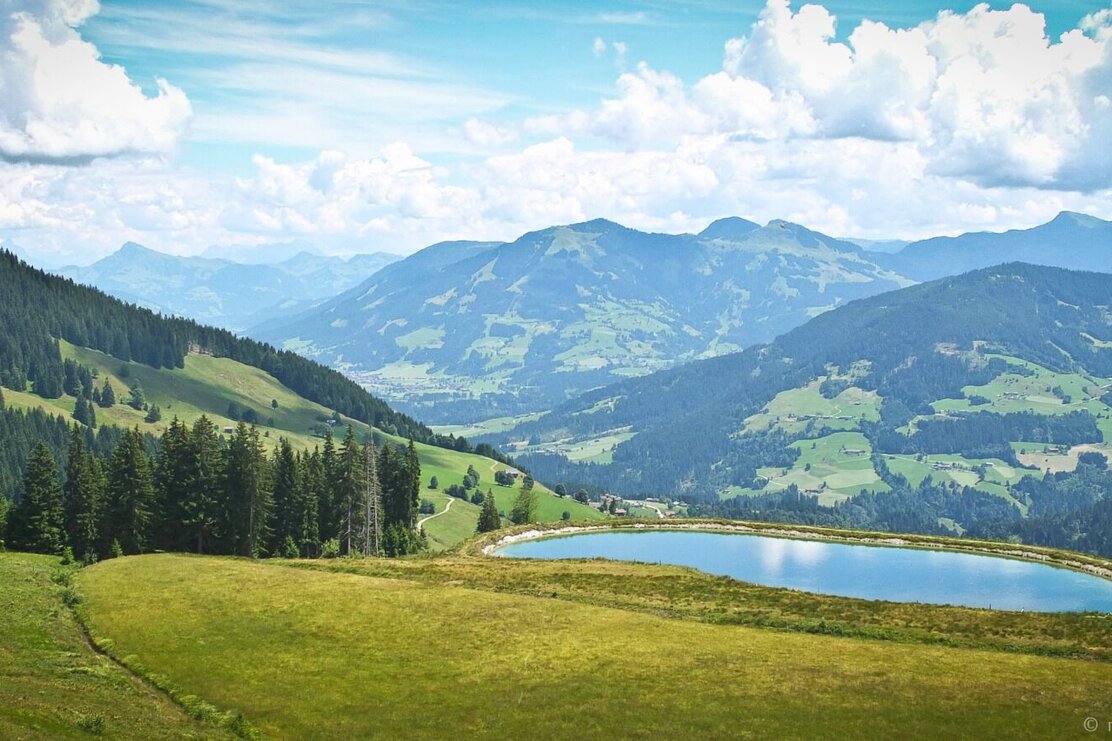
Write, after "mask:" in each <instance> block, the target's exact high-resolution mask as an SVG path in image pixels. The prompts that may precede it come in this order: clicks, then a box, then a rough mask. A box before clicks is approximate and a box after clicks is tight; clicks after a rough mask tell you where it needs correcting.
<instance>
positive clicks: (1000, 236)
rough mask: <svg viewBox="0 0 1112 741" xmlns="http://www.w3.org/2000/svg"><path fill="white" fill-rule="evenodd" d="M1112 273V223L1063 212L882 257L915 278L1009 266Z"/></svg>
mask: <svg viewBox="0 0 1112 741" xmlns="http://www.w3.org/2000/svg"><path fill="white" fill-rule="evenodd" d="M1012 261H1018V262H1026V263H1031V264H1033V265H1051V266H1055V267H1060V268H1071V269H1075V270H1093V271H1096V272H1100V273H1109V272H1112V222H1109V221H1104V220H1102V219H1098V218H1096V217H1095V216H1089V215H1087V214H1079V213H1073V212H1070V211H1063V212H1062V213H1060V214H1058V216H1057V217H1055V218H1054V219H1053V220H1052V221H1049V222H1047V223H1046V224H1042V225H1040V226H1036V227H1034V228H1032V229H1013V230H1011V231H1006V232H1000V233H997V232H971V233H969V234H962V235H960V236H957V237H935V238H933V239H925V240H922V241H919V242H912V243H911V244H909V245H907V246H906V247H904V248H903V249H902V250H900V251H899V252H897V253H895V254H893V255H891V256H886V257H884V258H883V259H882V262H883V264H885V265H887V266H888V267H889V268H891V269H892V270H895V271H897V272H899V273H900V274H902V275H906V276H908V277H910V278H914V279H915V280H932V279H934V278H941V277H943V276H946V275H957V274H958V273H965V272H968V271H970V270H977V269H978V268H985V267H988V266H990V265H999V264H1000V263H1004V262H1012Z"/></svg>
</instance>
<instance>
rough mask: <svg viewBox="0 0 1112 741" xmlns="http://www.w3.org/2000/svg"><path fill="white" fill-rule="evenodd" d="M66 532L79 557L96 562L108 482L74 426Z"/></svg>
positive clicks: (68, 469)
mask: <svg viewBox="0 0 1112 741" xmlns="http://www.w3.org/2000/svg"><path fill="white" fill-rule="evenodd" d="M62 493H63V498H64V500H65V506H64V508H65V515H66V533H67V535H68V539H69V545H70V547H71V548H72V549H73V552H74V553H75V554H77V556H78V557H79V558H82V559H84V560H86V561H89V560H92V558H93V557H94V556H96V555H97V549H98V547H99V544H100V537H99V536H100V521H101V518H102V509H103V505H104V480H103V474H102V472H101V470H100V463H99V461H97V459H96V458H95V457H93V456H92V455H90V454H89V453H88V452H87V451H86V449H85V433H84V432H83V431H82V430H81V429H80V428H79V427H78V426H77V425H74V426H73V429H72V430H71V431H70V443H69V448H68V451H67V453H66V483H65V486H64V487H63V490H62Z"/></svg>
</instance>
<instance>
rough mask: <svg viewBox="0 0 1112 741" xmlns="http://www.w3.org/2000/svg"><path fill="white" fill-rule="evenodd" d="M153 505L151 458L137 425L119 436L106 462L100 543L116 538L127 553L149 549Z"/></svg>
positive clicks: (114, 540)
mask: <svg viewBox="0 0 1112 741" xmlns="http://www.w3.org/2000/svg"><path fill="white" fill-rule="evenodd" d="M154 508H155V496H154V476H153V474H152V472H151V461H150V458H148V457H147V450H146V446H145V444H144V441H143V433H141V432H140V431H139V428H138V427H136V428H134V429H131V430H128V431H126V432H125V433H124V435H123V437H122V438H120V442H119V444H117V445H116V449H115V450H114V451H113V452H112V459H111V460H110V461H109V463H108V495H107V503H106V506H105V519H104V527H102V528H101V529H102V530H103V533H102V536H103V537H102V543H108V544H111V543H113V542H118V543H119V544H120V547H121V548H122V549H123V551H124V553H128V554H132V553H143V552H145V551H147V550H150V548H151V545H152V532H151V530H152V525H153V520H154V516H155V512H154ZM105 550H107V549H105Z"/></svg>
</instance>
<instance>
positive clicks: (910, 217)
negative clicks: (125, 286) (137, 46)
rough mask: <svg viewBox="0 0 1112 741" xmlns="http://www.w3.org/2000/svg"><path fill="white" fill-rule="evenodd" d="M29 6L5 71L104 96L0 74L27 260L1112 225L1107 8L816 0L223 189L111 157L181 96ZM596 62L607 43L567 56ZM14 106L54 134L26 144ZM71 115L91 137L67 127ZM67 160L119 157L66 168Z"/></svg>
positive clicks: (66, 15) (161, 126) (158, 127)
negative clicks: (255, 248) (857, 16)
mask: <svg viewBox="0 0 1112 741" xmlns="http://www.w3.org/2000/svg"><path fill="white" fill-rule="evenodd" d="M22 7H23V10H20V11H18V12H11V13H9V14H8V16H7V18H8V20H7V23H8V25H7V26H5V29H12V28H15V27H16V26H20V27H22V28H35V29H38V30H37V31H35V33H34V34H33V35H37V36H41V37H42V38H43V39H44V41H43V44H40V46H39V47H36V48H38V49H39V51H38V52H36V53H33V54H30V55H29V53H28V52H26V51H22V49H23V47H20V50H19V51H18V54H17V56H19V55H22V56H21V58H23V57H27V58H29V59H33V60H38V61H37V62H36V63H41V60H42V59H45V58H48V57H50V56H51V55H52V54H57V53H60V52H58V48H60V47H64V46H66V45H67V44H72V45H74V48H75V49H77V50H78V51H79V52H80V53H77V52H73V53H75V54H76V55H77V56H76V57H75V58H77V59H80V60H82V65H81V69H83V70H86V73H87V74H88V75H104V76H105V77H104V81H103V84H102V83H99V82H98V83H97V85H98V87H101V86H103V87H104V88H105V89H107V90H108V91H109V93H110V95H111V96H114V98H113V99H114V100H116V102H115V103H113V104H112V105H111V106H108V105H107V104H103V105H102V104H101V102H100V101H99V100H91V101H90V100H85V98H84V97H82V96H80V95H78V87H80V88H84V89H87V88H88V87H89V84H88V83H86V84H83V85H81V86H74V87H73V91H72V93H71V95H72V97H73V98H74V101H73V102H71V103H68V104H64V105H63V104H60V103H57V101H59V100H63V99H65V96H64V93H65V90H66V85H64V84H62V85H51V84H44V85H42V86H40V87H33V86H29V87H33V89H31V90H30V92H27V93H22V94H23V95H24V99H25V100H26V102H20V101H21V100H24V99H20V98H17V97H16V94H15V93H11V92H9V85H8V83H7V80H8V78H9V77H13V76H15V74H16V73H15V67H13V66H12V65H10V64H9V62H8V61H7V57H5V61H4V62H3V65H2V67H0V75H3V77H2V78H0V79H2V80H3V82H4V84H3V85H0V101H3V105H2V106H0V110H2V111H3V116H4V118H3V121H2V122H0V153H3V155H4V156H5V157H6V158H8V159H9V160H16V161H20V162H21V164H19V165H9V166H8V170H9V171H8V172H6V173H4V175H5V177H4V178H3V180H2V181H0V232H4V231H6V232H8V233H11V231H12V230H23V233H21V234H20V238H19V239H17V240H16V241H18V242H20V243H21V244H25V245H26V244H35V245H36V246H38V247H39V248H40V249H43V250H51V249H56V250H63V249H69V250H70V251H71V252H79V251H80V250H92V251H96V252H101V253H103V252H105V251H108V250H109V249H111V248H113V247H114V246H115V245H118V244H119V243H120V242H122V241H123V240H125V239H134V240H136V241H140V242H144V243H146V244H149V245H151V246H154V247H157V248H160V249H166V250H170V251H177V252H199V251H201V250H203V249H204V247H205V246H206V245H209V244H216V243H220V244H229V243H257V242H260V241H266V240H281V239H287V238H290V237H299V238H306V239H313V238H314V237H318V238H320V239H322V240H323V239H325V238H328V239H329V240H331V241H332V243H335V239H337V238H347V239H349V240H350V244H351V247H352V248H353V249H391V250H395V251H403V252H404V251H411V250H413V249H416V248H419V247H421V246H423V245H425V244H428V243H431V242H433V241H437V240H441V239H455V238H473V239H508V238H513V237H515V236H517V235H518V234H520V233H521V232H524V231H526V230H529V229H534V228H540V227H544V226H547V225H550V224H553V223H560V222H570V221H578V220H584V219H589V218H594V217H597V216H605V217H607V218H611V219H615V220H618V221H622V222H624V223H627V224H630V225H631V226H636V227H639V228H645V229H656V230H661V231H682V230H697V229H700V228H702V227H703V226H704V225H705V224H706V223H707V222H708V221H709V220H711V219H713V218H717V217H720V216H724V215H741V216H746V217H750V218H755V219H758V220H765V219H771V218H787V219H790V220H793V221H798V222H801V223H804V224H807V225H808V226H811V227H813V228H816V229H820V230H822V231H825V232H828V233H831V234H835V235H855V236H862V237H871V238H886V237H903V238H917V237H922V236H928V235H934V234H938V233H955V232H958V231H964V230H971V229H986V228H987V229H1006V228H1014V227H1024V226H1030V225H1033V224H1035V223H1038V222H1041V221H1045V220H1049V219H1050V218H1052V217H1053V216H1054V215H1055V214H1056V213H1057V212H1058V211H1060V210H1063V209H1071V210H1077V211H1087V212H1090V213H1094V214H1096V215H1098V216H1103V217H1104V218H1109V217H1112V190H1110V189H1112V147H1110V146H1108V142H1109V141H1112V8H1110V9H1107V10H1102V11H1099V12H1096V13H1093V14H1091V15H1089V16H1086V17H1085V18H1084V19H1082V20H1081V21H1080V23H1079V24H1078V27H1077V28H1076V29H1074V30H1072V31H1070V32H1069V33H1066V34H1064V35H1063V36H1062V37H1060V38H1058V39H1049V38H1048V37H1047V35H1046V31H1045V23H1044V20H1043V16H1041V15H1040V14H1039V13H1037V12H1034V11H1032V10H1031V9H1029V8H1028V7H1026V6H1024V5H1015V6H1013V7H1012V8H1010V9H1008V10H998V11H997V10H991V9H990V8H989V7H988V6H985V5H978V6H976V7H974V8H973V9H972V10H970V11H969V12H967V13H964V14H961V13H954V12H948V11H947V12H942V13H939V14H938V15H937V16H936V17H934V18H932V19H930V20H927V21H925V22H923V23H920V24H918V25H916V26H914V27H909V28H891V27H888V26H886V25H884V24H881V23H876V22H871V21H864V22H862V23H861V24H859V25H858V26H857V27H855V28H854V29H852V31H851V33H849V35H848V36H846V37H845V39H846V40H845V42H842V41H838V40H837V38H838V37H837V36H836V35H835V30H836V23H837V19H836V18H835V17H834V16H833V15H832V14H831V13H830V12H829V11H828V10H827V9H825V8H823V7H822V6H820V5H804V6H802V7H800V8H799V9H798V10H793V9H792V7H791V6H790V5H789V3H788V2H787V0H769V2H768V3H767V5H766V6H765V8H764V10H763V11H762V12H761V14H760V17H759V18H758V19H757V21H756V22H755V23H754V24H753V25H752V27H751V28H749V29H748V30H747V32H746V33H745V34H743V35H739V36H737V37H736V38H733V39H731V40H730V41H729V42H727V43H726V44H725V47H724V49H723V50H722V62H721V66H720V68H719V69H716V70H713V71H710V72H709V73H708V74H706V75H705V76H703V77H701V78H699V79H695V80H690V81H687V80H683V79H681V78H680V77H678V76H677V75H675V74H672V73H670V72H668V71H666V70H658V69H655V68H653V67H652V66H651V65H649V64H647V63H644V62H642V63H640V64H638V65H636V67H635V68H633V69H631V70H630V71H627V72H623V73H621V74H620V75H618V77H617V79H616V81H615V86H614V91H613V94H612V95H609V96H607V97H605V98H603V99H602V100H600V101H599V102H598V104H597V105H595V106H593V107H589V108H583V109H580V110H571V111H565V112H561V113H556V114H553V115H546V116H542V117H532V118H526V119H524V120H520V119H518V120H514V119H512V118H509V117H501V118H500V117H491V116H485V117H483V118H478V117H476V116H474V115H469V117H467V118H466V119H465V120H463V121H461V122H460V124H459V125H456V126H453V127H451V128H450V130H449V132H448V134H446V135H449V136H456V137H457V138H458V140H459V142H460V144H461V146H464V147H465V148H467V149H468V151H471V152H474V153H475V154H474V156H472V157H470V158H469V159H467V160H466V161H463V162H460V161H452V162H449V163H447V164H445V163H443V162H439V163H438V158H437V157H436V156H435V155H430V154H425V153H422V152H420V151H415V149H414V148H413V147H412V146H411V145H410V144H407V143H403V142H398V143H395V144H392V145H389V146H386V147H383V148H381V149H380V150H379V151H378V152H376V153H375V154H373V155H371V156H357V155H353V154H350V153H343V152H339V151H325V152H322V153H320V154H319V155H318V156H316V157H315V158H313V159H310V160H308V161H304V162H299V163H292V164H291V163H283V162H280V161H278V160H276V159H275V158H273V157H270V156H267V155H266V153H261V154H259V155H257V156H256V157H255V158H254V160H253V171H252V172H251V173H250V174H248V175H246V176H244V177H240V178H221V177H206V176H204V175H203V174H200V173H196V172H183V171H181V170H179V169H175V168H174V166H173V165H172V164H161V163H158V162H155V161H152V160H150V159H139V160H136V159H135V158H129V157H127V156H116V155H126V154H128V153H135V152H164V151H166V150H167V149H168V148H169V147H172V145H173V142H174V141H175V140H176V138H177V137H178V136H180V131H181V127H182V126H184V124H185V121H186V120H187V118H188V112H189V110H188V101H187V100H186V99H185V96H184V94H183V93H181V91H179V90H177V89H176V88H174V87H172V86H170V85H169V84H167V83H164V82H161V83H159V85H160V91H159V92H157V93H156V94H154V95H153V97H152V96H144V95H143V94H142V93H141V92H140V91H139V89H138V88H137V87H135V85H134V84H133V83H132V82H131V81H129V80H128V78H127V77H126V75H125V74H124V72H123V70H121V69H120V68H118V67H112V66H109V65H105V64H103V63H102V62H100V61H99V58H98V56H97V53H96V49H94V48H93V47H91V46H89V45H88V44H87V43H86V42H84V41H82V40H81V39H80V37H79V36H78V35H77V28H78V27H79V25H80V23H81V22H82V20H83V19H84V18H87V17H88V14H89V13H91V12H95V8H96V6H95V4H85V3H50V4H44V5H42V6H41V8H40V9H39V10H34V9H30V10H29V9H27V8H28V7H29V6H27V5H26V4H24V5H23V6H22ZM13 19H14V20H13ZM20 24H22V25H20ZM5 38H8V37H7V36H5ZM13 38H14V37H13ZM607 51H608V44H607V42H605V41H604V40H603V39H602V38H601V37H600V38H597V39H596V43H594V44H593V45H589V46H588V48H586V49H584V50H583V54H584V56H585V57H591V56H594V55H597V54H603V53H605V52H607ZM633 51H635V50H632V49H631V50H628V51H627V52H626V53H632V52H633ZM10 53H11V52H10V50H8V49H7V48H6V49H5V54H10ZM44 79H46V78H44ZM98 79H99V78H98ZM11 89H12V90H15V89H16V88H11ZM12 101H16V102H14V103H13V102H12ZM27 111H31V112H33V114H34V116H33V117H38V118H42V119H44V120H47V121H50V122H52V123H51V126H48V127H46V128H44V129H43V131H44V132H56V133H42V134H41V135H40V134H39V133H38V132H39V129H37V128H36V129H34V131H32V128H31V127H30V125H29V124H27V123H26V121H27V120H29V116H30V114H27V113H26V112H27ZM21 112H23V113H21ZM110 113H111V115H109V114H110ZM86 119H87V120H89V121H91V122H93V124H92V125H91V128H90V130H89V132H83V130H82V129H81V127H79V126H76V125H71V124H70V123H67V122H71V121H78V120H81V121H84V120H86ZM12 121H16V122H17V123H14V124H13V123H12ZM9 136H11V137H12V138H13V139H14V141H15V143H16V144H20V143H21V142H22V144H21V146H22V149H18V148H17V147H16V146H15V145H14V144H13V145H9V144H7V141H8V138H9ZM82 156H85V157H88V156H99V157H108V156H116V159H115V160H112V161H105V160H101V161H98V164H95V165H94V166H91V167H85V168H71V167H64V166H60V164H59V163H61V162H63V161H64V160H65V159H66V158H67V157H82Z"/></svg>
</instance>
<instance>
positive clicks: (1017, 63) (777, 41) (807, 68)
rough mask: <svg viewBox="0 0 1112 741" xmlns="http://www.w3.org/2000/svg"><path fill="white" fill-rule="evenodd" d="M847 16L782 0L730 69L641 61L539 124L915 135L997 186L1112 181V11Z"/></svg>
mask: <svg viewBox="0 0 1112 741" xmlns="http://www.w3.org/2000/svg"><path fill="white" fill-rule="evenodd" d="M835 25H836V19H835V17H834V16H833V15H832V14H831V13H830V12H829V11H828V10H826V9H825V8H823V7H822V6H819V5H804V6H803V7H802V8H800V9H799V10H798V11H794V12H793V11H792V9H791V7H790V5H789V2H788V0H769V2H768V4H767V5H766V7H765V9H764V10H763V11H762V13H761V15H760V18H759V20H758V21H757V22H756V23H755V24H754V26H753V27H752V29H751V32H750V33H749V35H748V36H744V37H738V38H736V39H732V40H731V41H729V42H728V43H727V44H726V47H725V54H724V60H723V69H722V71H721V72H717V73H714V74H711V75H708V76H706V77H704V78H702V79H701V80H699V81H697V82H696V83H695V84H694V85H692V86H691V87H690V88H688V87H687V86H686V85H684V84H683V83H682V82H681V81H679V80H678V79H677V78H676V77H674V76H673V75H670V74H668V73H667V72H661V71H657V70H654V69H652V68H651V67H649V66H648V65H647V64H644V63H642V64H641V65H639V66H638V68H637V69H636V71H633V72H629V73H625V74H623V75H621V77H619V79H618V84H617V93H618V94H617V96H616V97H614V98H611V99H608V100H604V101H603V102H602V103H601V104H600V106H599V107H598V108H596V109H594V110H587V111H575V112H571V113H568V114H564V115H562V116H556V117H548V118H542V119H536V120H533V121H531V122H528V123H527V125H526V128H527V130H534V131H542V132H545V133H547V134H549V135H552V134H566V135H569V136H575V135H579V134H584V133H586V134H591V135H594V136H603V137H606V138H608V139H610V140H611V141H614V142H616V143H619V144H621V145H622V146H625V147H627V148H634V149H636V148H644V147H659V146H664V145H666V144H671V145H674V144H675V143H676V142H678V141H679V140H680V139H681V138H682V137H683V136H686V135H709V134H725V135H728V136H731V137H734V138H752V139H785V138H786V139H793V138H822V139H838V138H845V137H862V138H866V139H872V140H877V141H891V142H899V141H910V142H915V143H916V145H917V147H918V148H919V149H920V151H921V152H922V153H923V155H924V156H925V157H926V158H927V160H928V161H929V169H931V171H933V172H936V173H938V174H940V175H946V176H955V177H961V178H965V179H969V180H973V181H976V182H978V183H981V184H984V185H1009V184H1010V185H1035V186H1041V187H1054V188H1064V189H1072V188H1084V189H1093V188H1099V187H1104V186H1107V185H1108V184H1110V183H1112V159H1110V158H1112V156H1110V155H1107V154H1105V153H1106V152H1107V151H1108V149H1109V147H1108V146H1107V142H1108V137H1107V134H1108V133H1109V132H1110V130H1112V110H1110V109H1109V107H1108V106H1107V105H1105V104H1104V103H1103V102H1102V101H1106V100H1108V99H1109V96H1110V94H1112V13H1110V12H1109V11H1100V12H1097V13H1093V14H1091V15H1089V16H1087V17H1086V18H1085V19H1084V21H1083V22H1082V23H1081V29H1080V30H1075V31H1072V32H1070V33H1068V34H1065V35H1064V36H1063V37H1062V38H1061V39H1060V40H1059V41H1057V42H1052V41H1051V40H1049V39H1048V38H1047V37H1046V32H1045V22H1044V18H1043V16H1042V15H1041V14H1039V13H1036V12H1034V11H1032V10H1031V9H1029V8H1028V7H1026V6H1024V5H1014V6H1012V7H1011V8H1010V9H1008V10H1000V11H996V10H991V9H990V8H989V7H988V6H987V5H978V6H976V7H974V8H973V9H972V10H970V11H969V12H968V13H966V14H957V13H952V12H949V11H944V12H942V13H940V14H939V15H938V17H937V18H935V19H933V20H931V21H927V22H924V23H921V24H920V25H918V26H916V27H914V28H909V29H892V28H889V27H887V26H885V25H884V24H881V23H874V22H871V21H864V22H862V23H861V24H860V25H859V26H858V27H857V28H855V29H854V30H853V31H852V33H851V34H850V35H849V37H848V40H847V42H846V43H842V42H839V41H836V40H835V38H834V34H835ZM1094 153H1095V154H1096V156H1095V157H1094V156H1093V155H1094Z"/></svg>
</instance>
